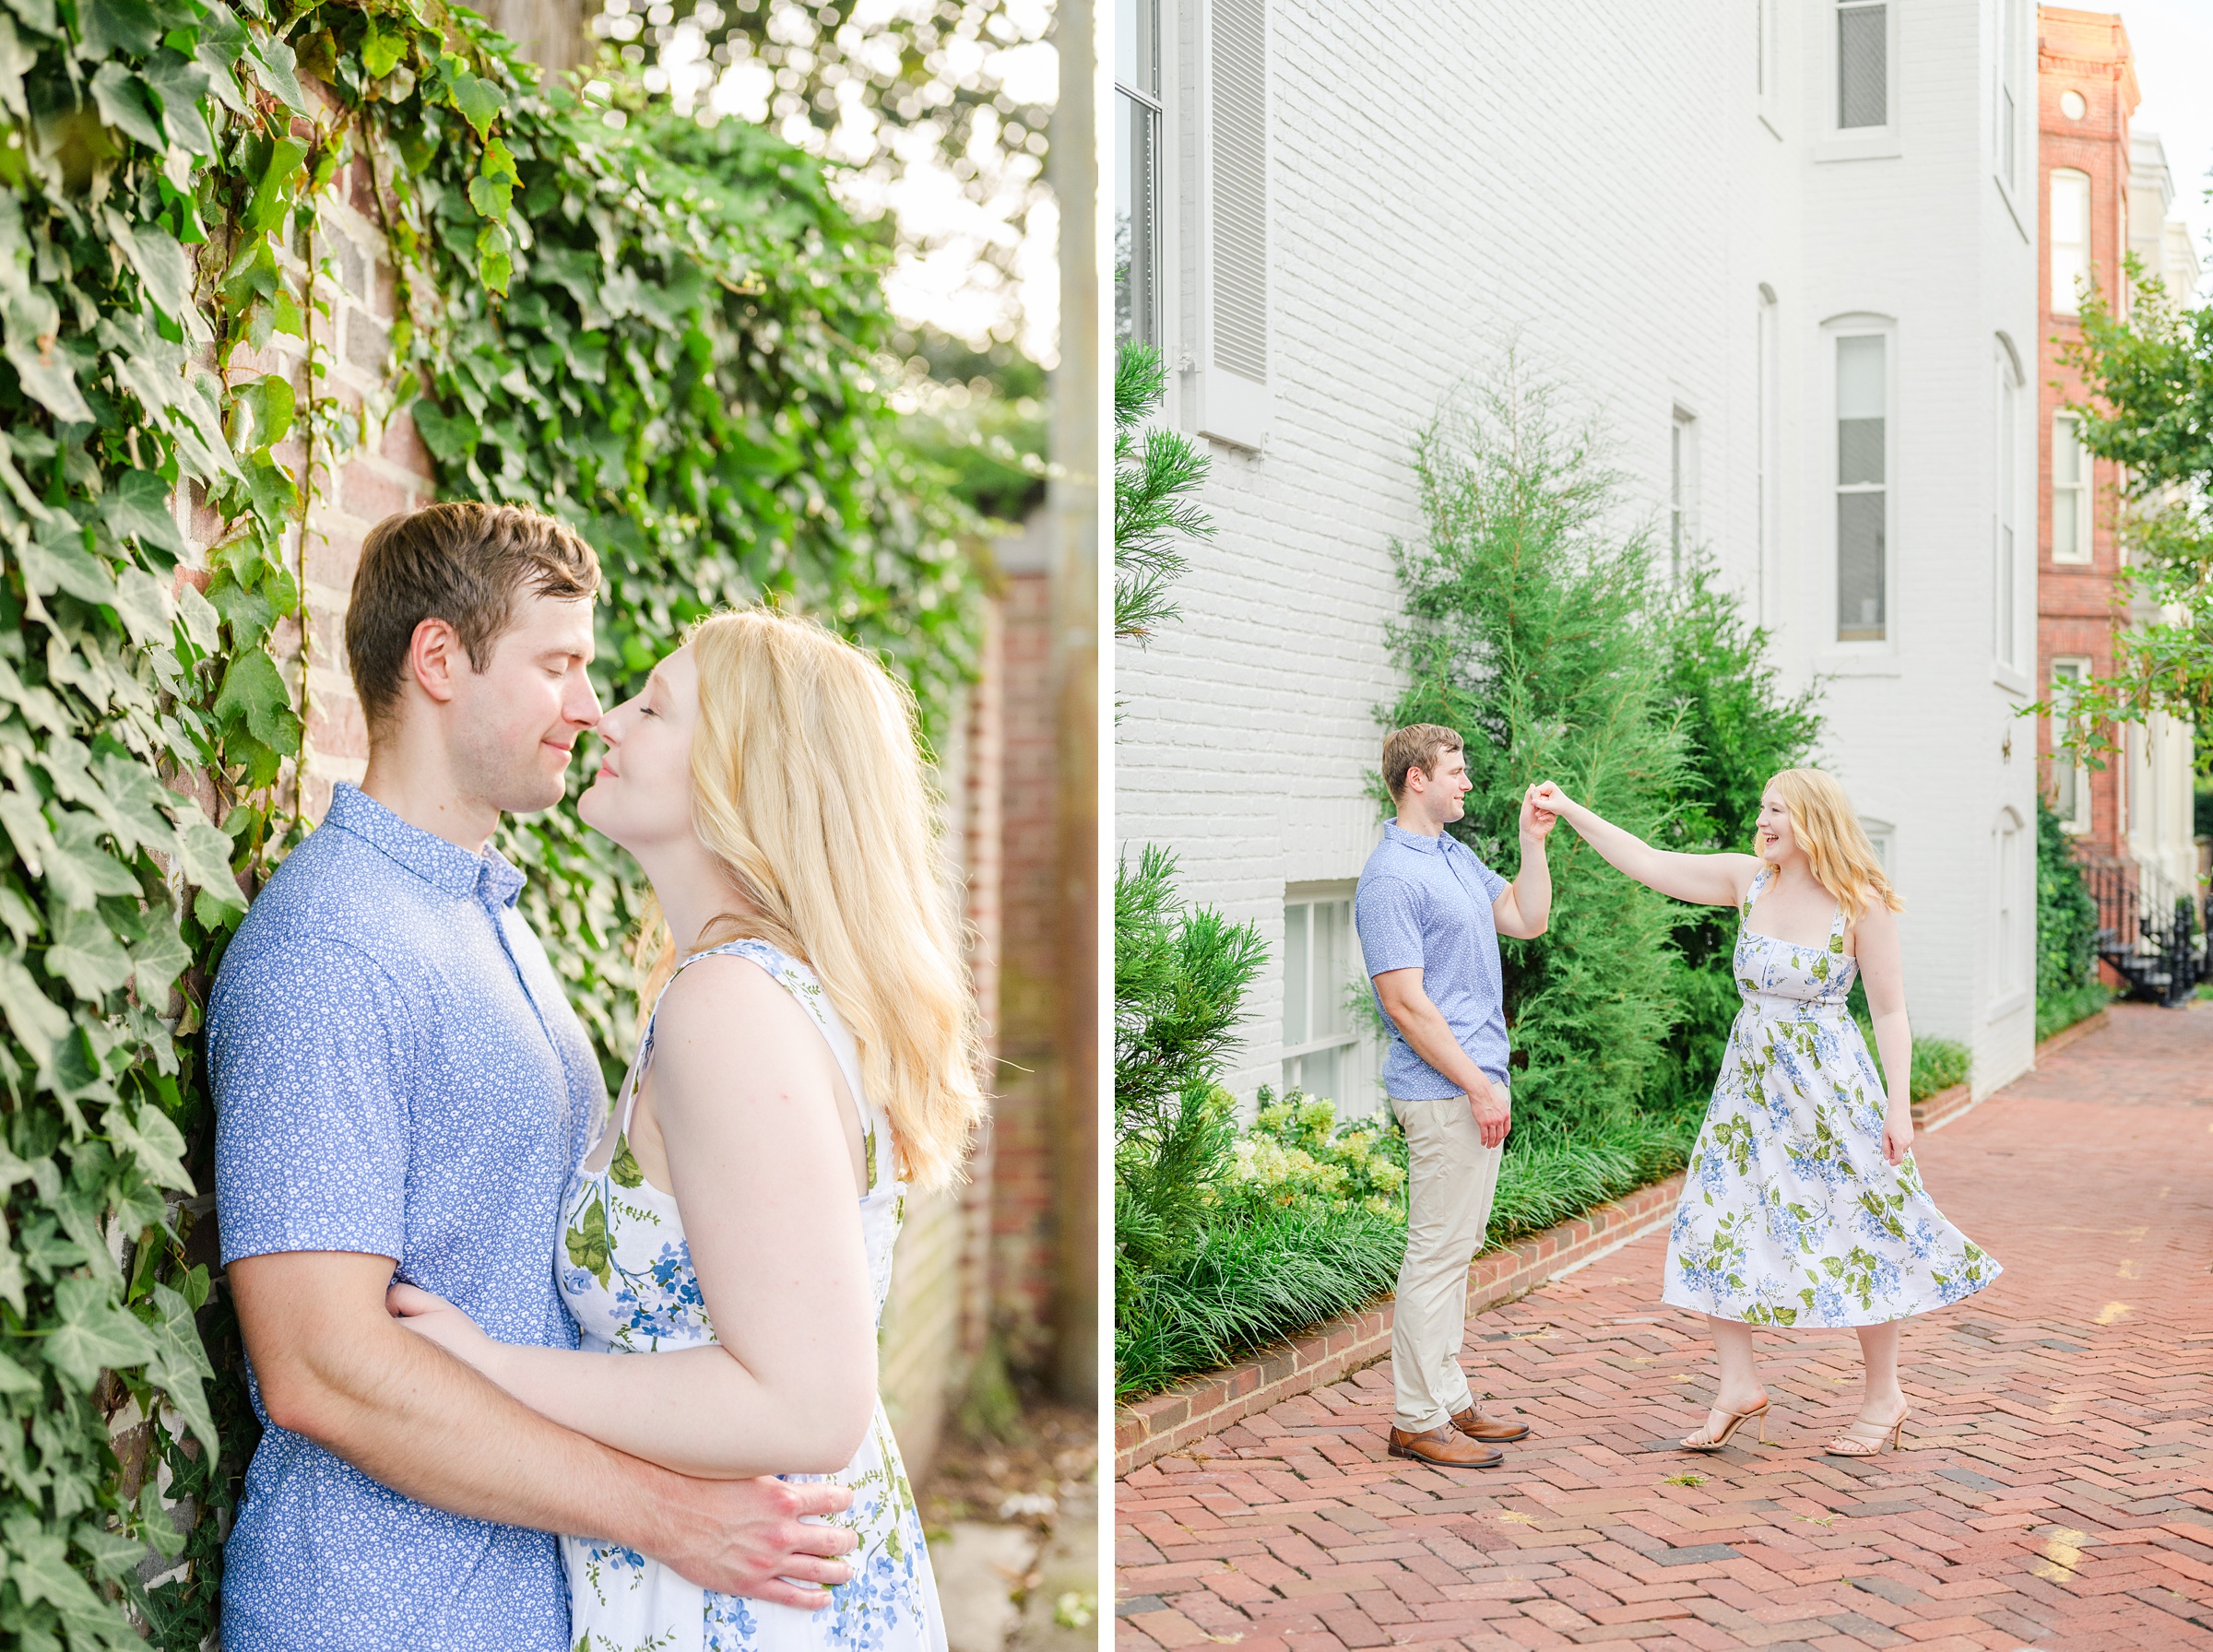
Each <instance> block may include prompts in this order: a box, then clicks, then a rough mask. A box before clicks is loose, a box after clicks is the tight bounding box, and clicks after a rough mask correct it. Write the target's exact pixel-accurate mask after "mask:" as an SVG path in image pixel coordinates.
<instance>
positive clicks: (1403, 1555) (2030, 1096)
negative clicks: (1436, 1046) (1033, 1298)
mask: <svg viewBox="0 0 2213 1652" xmlns="http://www.w3.org/2000/svg"><path fill="white" fill-rule="evenodd" d="M1918 1156H1919V1158H1920V1160H1921V1162H1922V1165H1923V1171H1924V1174H1925V1175H1926V1179H1927V1181H1928V1184H1929V1186H1930V1188H1931V1190H1932V1191H1933V1192H1934V1193H1935V1196H1936V1198H1937V1202H1938V1203H1939V1204H1940V1205H1941V1206H1942V1207H1943V1209H1944V1210H1945V1212H1946V1214H1947V1215H1948V1216H1949V1217H1951V1218H1952V1220H1953V1221H1955V1222H1957V1223H1958V1224H1959V1226H1960V1227H1961V1228H1962V1229H1964V1230H1965V1231H1966V1232H1967V1233H1968V1234H1969V1235H1970V1237H1972V1238H1974V1239H1975V1240H1976V1241H1977V1242H1979V1243H1980V1244H1982V1245H1984V1246H1985V1247H1986V1248H1987V1249H1989V1250H1990V1251H1991V1253H1992V1254H1993V1255H1994V1256H1995V1257H1997V1258H1998V1260H1999V1261H2000V1262H2001V1263H2003V1264H2004V1265H2005V1267H2006V1273H2005V1275H2004V1276H2003V1277H2002V1278H2001V1279H1999V1280H1997V1281H1996V1283H1994V1284H1993V1285H1992V1286H1990V1287H1989V1288H1988V1289H1987V1290H1985V1291H1983V1292H1981V1293H1980V1294H1978V1295H1976V1296H1974V1297H1971V1298H1970V1299H1969V1300H1968V1301H1967V1302H1965V1303H1963V1304H1959V1305H1958V1306H1956V1307H1953V1308H1951V1309H1948V1310H1947V1311H1945V1312H1942V1313H1939V1314H1934V1315H1929V1316H1924V1317H1922V1318H1919V1319H1915V1320H1912V1321H1910V1322H1909V1323H1908V1326H1907V1328H1906V1334H1905V1353H1904V1362H1905V1363H1904V1377H1905V1386H1906V1390H1907V1393H1908V1395H1909V1396H1910V1397H1911V1399H1912V1401H1913V1408H1914V1409H1913V1418H1912V1421H1911V1422H1908V1423H1907V1425H1906V1438H1907V1443H1908V1446H1909V1449H1908V1450H1906V1451H1905V1452H1902V1453H1899V1454H1897V1455H1888V1454H1886V1455H1885V1456H1883V1457H1877V1458H1873V1459H1869V1460H1866V1461H1857V1462H1854V1461H1847V1460H1844V1459H1839V1458H1831V1457H1823V1456H1821V1455H1820V1454H1819V1447H1820V1445H1821V1442H1822V1441H1823V1440H1825V1439H1826V1438H1827V1437H1828V1434H1830V1433H1833V1432H1834V1431H1835V1430H1836V1429H1837V1428H1839V1427H1840V1426H1841V1425H1842V1424H1844V1423H1846V1422H1850V1421H1851V1419H1852V1403H1853V1400H1854V1398H1855V1395H1856V1383H1857V1377H1856V1371H1857V1364H1858V1358H1857V1348H1856V1345H1855V1343H1854V1341H1853V1339H1852V1336H1851V1334H1850V1333H1849V1332H1809V1333H1802V1334H1799V1335H1796V1336H1793V1335H1790V1334H1787V1333H1778V1334H1771V1335H1770V1334H1764V1333H1763V1334H1762V1335H1761V1337H1760V1339H1759V1348H1760V1356H1761V1361H1762V1365H1763V1369H1764V1372H1765V1375H1766V1377H1767V1382H1768V1386H1769V1392H1770V1393H1771V1394H1773V1396H1774V1399H1775V1408H1776V1411H1777V1414H1778V1421H1779V1422H1780V1425H1781V1426H1780V1428H1779V1429H1771V1430H1770V1433H1771V1434H1780V1435H1781V1437H1782V1443H1781V1444H1780V1445H1768V1446H1764V1447H1763V1446H1758V1445H1743V1446H1734V1447H1732V1448H1731V1449H1729V1450H1727V1451H1725V1452H1722V1453H1721V1454H1719V1455H1717V1456H1714V1457H1694V1456H1691V1455H1688V1454H1686V1453H1681V1452H1676V1451H1674V1450H1671V1449H1669V1447H1670V1446H1671V1445H1672V1443H1673V1440H1674V1438H1675V1437H1676V1436H1679V1435H1681V1434H1686V1433H1687V1432H1689V1431H1690V1430H1691V1429H1692V1428H1694V1427H1696V1426H1697V1425H1698V1422H1699V1421H1700V1420H1701V1418H1702V1417H1703V1414H1704V1406H1705V1402H1706V1397H1707V1395H1708V1393H1709V1392H1710V1379H1709V1376H1708V1361H1709V1357H1710V1356H1709V1351H1708V1345H1707V1343H1706V1341H1705V1339H1704V1337H1703V1334H1702V1330H1701V1327H1699V1325H1698V1322H1697V1321H1695V1320H1694V1319H1693V1318H1692V1317H1691V1316H1689V1315H1686V1314H1681V1313H1678V1312H1676V1311H1675V1310H1674V1309H1671V1308H1667V1307H1665V1306H1663V1305H1662V1304H1660V1303H1659V1302H1658V1301H1657V1300H1656V1299H1655V1298H1656V1291H1657V1284H1658V1280H1659V1274H1660V1265H1661V1258H1662V1256H1663V1251H1664V1248H1665V1235H1664V1234H1658V1235H1654V1236H1653V1237H1651V1238H1649V1239H1645V1240H1640V1241H1639V1242H1638V1243H1637V1244H1636V1245H1631V1246H1629V1247H1627V1249H1624V1250H1622V1251H1620V1252H1618V1253H1616V1254H1615V1255H1614V1256H1612V1257H1607V1258H1605V1259H1604V1261H1602V1262H1600V1263H1598V1264H1597V1265H1596V1266H1595V1267H1593V1268H1591V1269H1589V1270H1587V1271H1586V1272H1584V1273H1580V1274H1576V1275H1573V1276H1571V1277H1569V1278H1568V1279H1567V1280H1562V1281H1560V1282H1558V1283H1556V1284H1554V1285H1551V1286H1549V1287H1547V1288H1545V1289H1544V1290H1542V1291H1539V1292H1535V1293H1534V1294H1533V1295H1531V1296H1528V1297H1525V1298H1523V1299H1522V1300H1521V1301H1520V1302H1518V1303H1515V1304H1510V1305H1509V1306H1507V1307H1504V1308H1500V1309H1497V1310H1495V1311H1493V1312H1491V1313H1488V1314H1485V1315H1482V1316H1479V1317H1477V1318H1476V1319H1473V1320H1472V1321H1470V1323H1469V1327H1468V1339H1467V1343H1466V1356H1467V1361H1468V1363H1469V1366H1470V1369H1471V1371H1473V1372H1474V1373H1475V1374H1476V1386H1477V1391H1478V1392H1483V1391H1484V1390H1485V1389H1487V1390H1489V1391H1490V1392H1491V1393H1493V1394H1495V1395H1497V1396H1498V1397H1499V1402H1500V1403H1498V1404H1497V1405H1495V1406H1494V1407H1493V1408H1492V1409H1493V1410H1509V1411H1510V1410H1522V1411H1525V1412H1526V1413H1527V1414H1528V1416H1529V1419H1530V1421H1531V1422H1532V1423H1533V1425H1534V1427H1535V1430H1536V1432H1535V1434H1534V1435H1533V1437H1532V1439H1530V1440H1529V1441H1527V1442H1524V1443H1523V1444H1522V1445H1520V1446H1512V1447H1509V1448H1508V1451H1509V1457H1508V1461H1507V1465H1506V1467H1504V1468H1503V1469H1494V1470H1491V1471H1489V1472H1486V1473H1466V1472H1463V1473H1460V1474H1447V1473H1444V1472H1442V1471H1439V1470H1437V1469H1425V1468H1421V1467H1418V1466H1416V1465H1414V1464H1411V1463H1407V1462H1404V1461H1401V1460H1397V1459H1393V1458H1390V1457H1385V1456H1384V1455H1383V1449H1382V1446H1383V1433H1382V1431H1383V1430H1384V1428H1385V1427H1386V1425H1387V1424H1388V1422H1389V1420H1390V1410H1391V1375H1390V1366H1389V1364H1388V1363H1385V1364H1380V1365H1375V1366H1371V1367H1369V1368H1368V1369H1367V1370H1366V1371H1363V1372H1360V1373H1358V1374H1357V1375H1355V1376H1353V1377H1351V1378H1348V1379H1347V1380H1345V1381H1344V1382H1342V1383H1339V1384H1337V1385H1335V1386H1331V1387H1328V1388H1323V1389H1320V1390H1318V1391H1316V1392H1314V1393H1312V1394H1308V1395H1305V1396H1302V1397H1300V1398H1297V1399H1294V1400H1290V1401H1287V1402H1285V1403H1284V1404H1282V1405H1279V1406H1277V1407H1275V1408H1274V1409H1273V1410H1270V1411H1267V1412H1265V1413H1263V1414H1261V1415H1260V1416H1256V1417H1252V1418H1249V1419H1248V1420H1247V1421H1246V1422H1243V1423H1240V1424H1238V1425H1237V1427H1235V1428H1232V1429H1229V1430H1227V1431H1225V1433H1223V1434H1217V1435H1214V1436H1213V1437H1211V1438H1209V1439H1207V1440H1204V1441H1201V1442H1200V1443H1199V1445H1196V1446H1194V1447H1192V1448H1191V1449H1190V1451H1189V1453H1188V1454H1186V1455H1181V1456H1178V1457H1167V1458H1164V1459H1162V1460H1161V1461H1160V1462H1158V1463H1154V1464H1152V1465H1149V1466H1147V1467H1145V1468H1143V1469H1138V1470H1137V1471H1135V1472H1134V1473H1132V1474H1131V1475H1130V1477H1129V1478H1128V1479H1127V1480H1126V1481H1123V1482H1122V1483H1121V1484H1120V1485H1119V1486H1118V1487H1117V1490H1116V1507H1115V1517H1116V1521H1117V1527H1118V1563H1119V1571H1118V1592H1119V1594H1120V1597H1121V1599H1120V1604H1119V1608H1118V1611H1119V1614H1120V1616H1119V1624H1118V1628H1119V1643H1120V1648H1121V1652H1154V1648H1156V1647H1158V1648H1167V1649H1171V1652H1172V1649H1174V1648H1179V1647H1185V1646H1201V1645H1204V1644H1207V1643H1209V1642H1229V1641H1236V1642H1238V1643H1240V1644H1241V1645H1242V1646H1243V1647H1244V1649H1245V1652H1273V1649H1274V1648H1277V1647H1282V1648H1284V1649H1285V1652H1339V1649H1340V1648H1343V1647H1363V1646H1424V1647H1440V1648H1441V1647H1447V1646H1463V1647H1467V1648H1470V1649H1471V1652H1479V1649H1487V1648H1501V1649H1503V1648H1512V1647H1543V1646H1578V1645H1589V1644H1593V1643H1605V1644H1607V1645H1609V1646H1621V1647H1641V1648H1647V1649H1649V1652H1661V1649H1662V1648H1665V1649H1667V1652H1677V1649H1683V1652H1688V1649H1690V1648H1709V1647H1710V1648H1722V1647H1739V1646H1766V1647H1777V1648H1784V1649H1796V1648H1803V1647H1821V1648H1824V1649H1833V1652H1861V1649H1862V1648H1865V1647H1870V1646H1912V1647H1920V1648H1923V1649H1924V1652H1966V1649H1968V1648H1975V1647H1990V1648H2011V1647H2017V1646H2027V1645H2035V1646H2041V1647H2051V1648H2054V1649H2056V1652H2103V1649H2105V1648H2113V1649H2115V1652H2124V1649H2125V1652H2151V1649H2153V1648H2168V1647H2177V1648H2182V1647H2200V1648H2206V1649H2207V1652H2213V1433H2209V1432H2208V1430H2207V1422H2208V1421H2209V1420H2213V1281H2209V1280H2208V1278H2207V1274H2208V1269H2209V1267H2213V1004H2208V1005H2205V1006H2200V1007H2198V1008H2196V1009H2189V1010H2160V1009H2149V1008H2145V1007H2138V1006H2116V1007H2115V1009H2114V1013H2113V1021H2112V1025H2111V1026H2110V1027H2109V1028H2107V1029H2105V1030H2103V1031H2101V1032H2096V1033H2093V1034H2092V1035H2091V1036H2089V1037H2088V1038H2086V1039H2084V1040H2083V1041H2082V1042H2080V1043H2079V1044H2075V1045H2074V1046H2073V1047H2071V1048H2069V1049H2067V1050H2065V1051H2063V1052H2061V1053H2060V1054H2059V1055H2057V1056H2053V1057H2052V1058H2050V1059H2049V1060H2048V1061H2047V1062H2046V1063H2045V1066H2044V1068H2043V1070H2041V1072H2039V1073H2037V1074H2035V1075H2034V1076H2033V1077H2032V1078H2030V1079H2029V1080H2023V1081H2022V1082H2020V1083H2018V1084H2017V1085H2015V1086H2013V1087H2011V1088H2010V1089H2008V1090H2006V1091H2003V1092H2001V1093H2000V1094H1999V1095H1998V1096H1995V1097H1994V1098H1993V1099H1991V1100H1990V1101H1988V1102H1986V1103H1983V1104H1982V1106H1980V1107H1978V1108H1976V1109H1975V1110H1974V1111H1973V1112H1972V1113H1970V1114H1969V1115H1966V1116H1965V1117H1963V1118H1962V1119H1960V1120H1959V1122H1958V1123H1957V1124H1954V1125H1952V1126H1950V1127H1948V1128H1947V1129H1944V1130H1942V1131H1940V1132H1938V1133H1936V1134H1935V1135H1931V1136H1927V1137H1924V1138H1923V1140H1922V1143H1921V1146H1920V1149H1919V1154H1918ZM1749 1437H1750V1436H1749V1434H1744V1435H1740V1436H1739V1438H1740V1439H1748V1438H1749ZM1689 1475H1698V1476H1702V1477H1704V1478H1703V1482H1702V1483H1699V1484H1696V1485H1685V1484H1679V1483H1672V1480H1679V1479H1681V1478H1682V1477H1685V1476H1689Z"/></svg>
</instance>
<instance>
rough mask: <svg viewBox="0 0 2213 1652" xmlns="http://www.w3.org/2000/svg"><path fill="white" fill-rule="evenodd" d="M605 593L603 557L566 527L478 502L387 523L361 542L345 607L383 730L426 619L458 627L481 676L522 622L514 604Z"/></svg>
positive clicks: (364, 708) (353, 659) (360, 687)
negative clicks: (602, 587) (529, 598)
mask: <svg viewBox="0 0 2213 1652" xmlns="http://www.w3.org/2000/svg"><path fill="white" fill-rule="evenodd" d="M598 589H599V559H598V557H597V556H596V555H594V554H593V551H592V548H591V547H590V546H589V545H587V544H586V543H585V541H584V537H583V536H582V535H580V534H578V533H577V532H576V530H575V529H574V528H573V527H571V526H569V525H567V524H566V523H563V522H556V521H555V520H554V519H553V518H552V517H550V516H541V515H539V514H538V513H537V512H536V511H525V510H519V509H517V508H516V507H515V506H514V505H491V504H485V503H482V502H481V501H477V500H460V501H454V502H451V503H447V504H437V505H426V506H424V507H423V508H422V509H421V510H420V511H405V512H402V513H399V514H398V515H396V516H387V517H385V519H384V520H383V521H382V522H380V523H378V524H377V525H375V526H374V527H373V528H371V529H370V530H369V537H367V538H366V539H364V540H362V541H361V564H360V566H359V567H357V568H356V569H355V570H354V573H353V596H352V598H351V600H350V601H349V604H348V606H347V608H346V659H347V664H348V667H349V669H350V670H351V671H352V673H353V691H354V692H355V693H356V694H358V695H360V696H361V714H362V715H363V716H364V717H366V718H367V719H368V723H369V726H370V727H372V728H374V727H375V726H377V725H378V724H380V723H382V722H383V721H384V720H385V718H387V717H389V716H390V715H391V714H392V712H393V710H394V708H395V707H396V706H397V704H398V703H399V694H400V687H401V685H402V684H403V683H404V682H405V681H406V678H407V669H408V648H409V647H410V646H411V645H412V644H413V643H414V639H415V628H416V627H417V626H419V625H420V624H421V623H422V622H423V621H424V620H425V619H443V620H444V621H445V622H446V623H447V624H448V625H450V626H452V627H453V628H454V630H455V631H456V633H457V634H458V636H459V637H460V639H461V646H462V647H463V648H465V649H466V650H467V652H468V663H469V664H470V665H471V666H473V667H475V668H476V669H477V670H479V671H481V670H483V669H484V668H485V667H487V666H489V665H490V664H491V651H492V648H493V645H494V644H496V643H498V642H499V640H500V638H501V637H502V636H503V635H505V634H506V631H507V629H508V627H509V626H510V625H512V624H513V623H514V622H515V598H516V597H517V596H520V595H522V594H523V593H524V592H525V591H527V592H528V593H529V594H530V595H531V596H559V597H563V598H568V599H571V600H582V599H586V598H588V597H590V596H594V595H595V594H596V593H597V592H598Z"/></svg>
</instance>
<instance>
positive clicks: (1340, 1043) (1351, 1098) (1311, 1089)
mask: <svg viewBox="0 0 2213 1652" xmlns="http://www.w3.org/2000/svg"><path fill="white" fill-rule="evenodd" d="M1362 979H1363V976H1362V973H1361V969H1360V943H1359V941H1358V939H1357V938H1355V935H1354V933H1353V899H1352V894H1351V892H1350V891H1349V890H1348V891H1346V892H1344V893H1343V894H1339V893H1336V892H1334V891H1330V892H1324V893H1308V892H1304V891H1298V890H1296V889H1295V890H1293V891H1291V892H1290V893H1289V894H1288V895H1287V896H1286V898H1285V900H1284V1047H1283V1082H1284V1090H1285V1091H1291V1090H1303V1091H1307V1092H1308V1094H1309V1095H1316V1096H1321V1097H1324V1098H1326V1099H1328V1100H1330V1101H1333V1102H1335V1103H1337V1110H1338V1112H1339V1113H1340V1114H1341V1115H1344V1116H1348V1117H1349V1116H1352V1115H1356V1114H1364V1113H1367V1112H1368V1111H1370V1110H1371V1109H1372V1108H1373V1107H1374V1105H1375V1100H1376V1097H1375V1074H1374V1072H1373V1071H1372V1070H1371V1069H1372V1068H1373V1067H1374V1052H1373V1048H1372V1041H1371V1040H1369V1039H1367V1038H1366V1037H1365V1036H1364V1035H1363V1034H1362V1032H1361V1030H1360V1027H1359V1024H1358V1023H1357V1022H1356V1021H1355V1019H1354V1016H1353V1011H1352V1006H1351V1003H1350V998H1351V995H1352V993H1353V991H1354V990H1355V984H1356V983H1358V982H1359V981H1361V980H1362Z"/></svg>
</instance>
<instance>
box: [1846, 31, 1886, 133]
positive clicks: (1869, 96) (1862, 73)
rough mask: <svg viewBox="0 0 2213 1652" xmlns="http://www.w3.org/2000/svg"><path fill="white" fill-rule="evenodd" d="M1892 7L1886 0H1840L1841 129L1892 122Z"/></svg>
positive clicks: (1857, 128) (1854, 129)
mask: <svg viewBox="0 0 2213 1652" xmlns="http://www.w3.org/2000/svg"><path fill="white" fill-rule="evenodd" d="M1889 12H1890V8H1889V6H1888V5H1887V4H1885V3H1884V0H1838V5H1837V129H1838V130H1839V131H1840V132H1852V131H1857V130H1860V129H1863V128H1865V127H1869V126H1888V124H1890V17H1889Z"/></svg>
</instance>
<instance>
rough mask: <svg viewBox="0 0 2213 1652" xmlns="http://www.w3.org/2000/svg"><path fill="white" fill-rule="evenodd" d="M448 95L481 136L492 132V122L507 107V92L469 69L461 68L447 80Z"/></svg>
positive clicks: (462, 116) (462, 115) (463, 117)
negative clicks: (473, 73) (471, 72)
mask: <svg viewBox="0 0 2213 1652" xmlns="http://www.w3.org/2000/svg"><path fill="white" fill-rule="evenodd" d="M446 95H447V96H448V97H450V98H451V99H452V100H453V103H454V107H455V108H456V109H457V110H459V111H460V112H461V118H462V119H463V120H465V121H467V123H468V124H470V125H471V126H473V127H475V128H476V131H477V136H479V138H480V137H483V136H487V135H488V134H489V133H490V132H491V123H492V122H493V121H494V120H495V119H496V118H498V115H499V112H500V111H501V110H503V109H504V108H506V107H507V94H506V93H505V92H503V91H502V90H501V89H499V88H498V87H496V86H494V85H492V83H491V81H489V80H485V79H482V78H480V77H478V76H475V75H472V74H470V73H469V72H468V71H467V69H463V70H460V71H459V72H458V73H456V75H455V76H454V77H452V78H451V79H450V80H448V81H447V82H446Z"/></svg>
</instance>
